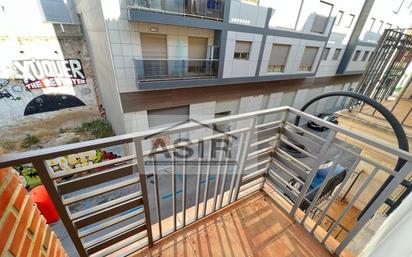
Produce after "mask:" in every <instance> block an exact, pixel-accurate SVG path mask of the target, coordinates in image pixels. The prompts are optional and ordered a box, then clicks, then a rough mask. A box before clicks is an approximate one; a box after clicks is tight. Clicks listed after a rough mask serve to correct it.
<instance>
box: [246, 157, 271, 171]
mask: <svg viewBox="0 0 412 257" xmlns="http://www.w3.org/2000/svg"><path fill="white" fill-rule="evenodd" d="M268 162H270V159H266V160H263V161H260V162H256V163H253V164H251V165H249V166H246V167H245V171H247V170H251V169H254V168H256V167H259V166H260V165H264V164H266V163H268Z"/></svg>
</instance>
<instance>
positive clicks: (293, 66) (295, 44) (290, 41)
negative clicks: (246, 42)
mask: <svg viewBox="0 0 412 257" xmlns="http://www.w3.org/2000/svg"><path fill="white" fill-rule="evenodd" d="M273 44H286V45H291V48H290V50H289V55H288V57H287V62H286V66H285V70H284V71H283V72H267V66H268V64H269V60H270V53H271V51H272V46H273ZM323 44H324V42H321V41H314V40H303V39H296V38H287V37H277V36H268V37H267V38H266V44H265V48H264V50H263V56H262V64H261V67H260V73H259V74H260V76H265V75H280V74H297V73H310V72H314V71H315V70H316V66H317V63H318V62H319V58H320V56H321V53H322V47H323ZM306 46H314V47H319V50H318V53H317V55H316V58H315V61H314V63H313V66H312V71H310V72H303V71H299V65H300V62H301V60H302V57H303V52H304V51H305V47H306Z"/></svg>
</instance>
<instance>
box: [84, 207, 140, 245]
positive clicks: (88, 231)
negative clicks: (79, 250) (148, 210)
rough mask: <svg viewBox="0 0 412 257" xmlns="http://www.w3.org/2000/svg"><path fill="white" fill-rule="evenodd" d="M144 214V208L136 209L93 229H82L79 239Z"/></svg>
mask: <svg viewBox="0 0 412 257" xmlns="http://www.w3.org/2000/svg"><path fill="white" fill-rule="evenodd" d="M143 212H144V209H143V208H140V209H136V210H134V211H131V212H129V213H126V214H123V215H120V216H118V217H116V218H113V219H111V220H108V221H105V222H102V223H100V224H98V225H97V226H92V227H91V228H87V229H82V230H81V231H79V237H80V238H81V237H85V236H88V235H90V234H93V233H96V232H98V231H101V230H103V229H106V228H108V227H110V226H113V225H115V224H118V223H120V222H122V221H125V220H127V219H130V218H133V217H136V216H138V215H141V214H143Z"/></svg>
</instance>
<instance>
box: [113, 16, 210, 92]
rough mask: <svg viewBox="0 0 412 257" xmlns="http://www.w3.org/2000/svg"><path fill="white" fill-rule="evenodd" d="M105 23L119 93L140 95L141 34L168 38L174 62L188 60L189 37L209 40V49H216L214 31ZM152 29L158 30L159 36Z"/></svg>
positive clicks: (121, 22)
mask: <svg viewBox="0 0 412 257" xmlns="http://www.w3.org/2000/svg"><path fill="white" fill-rule="evenodd" d="M106 22H107V27H108V31H109V40H110V45H111V48H112V53H113V61H114V67H115V71H116V77H117V82H118V85H119V90H120V92H133V91H137V83H138V82H137V81H136V79H137V78H136V72H135V67H134V59H138V60H141V59H142V46H141V41H140V33H152V34H163V35H167V56H168V59H172V60H173V59H187V57H188V40H189V37H190V36H193V37H205V38H208V45H213V38H214V31H213V30H207V29H199V28H190V27H181V26H172V25H163V24H149V23H144V22H129V21H127V20H122V19H118V20H107V21H106ZM150 29H156V30H157V32H153V31H151V30H150Z"/></svg>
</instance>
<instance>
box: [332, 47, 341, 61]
mask: <svg viewBox="0 0 412 257" xmlns="http://www.w3.org/2000/svg"><path fill="white" fill-rule="evenodd" d="M337 52H338V53H339V54H338V55H336V53H337ZM341 54H342V48H335V51H334V52H333V55H332V61H337V60H339V57H340V55H341Z"/></svg>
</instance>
